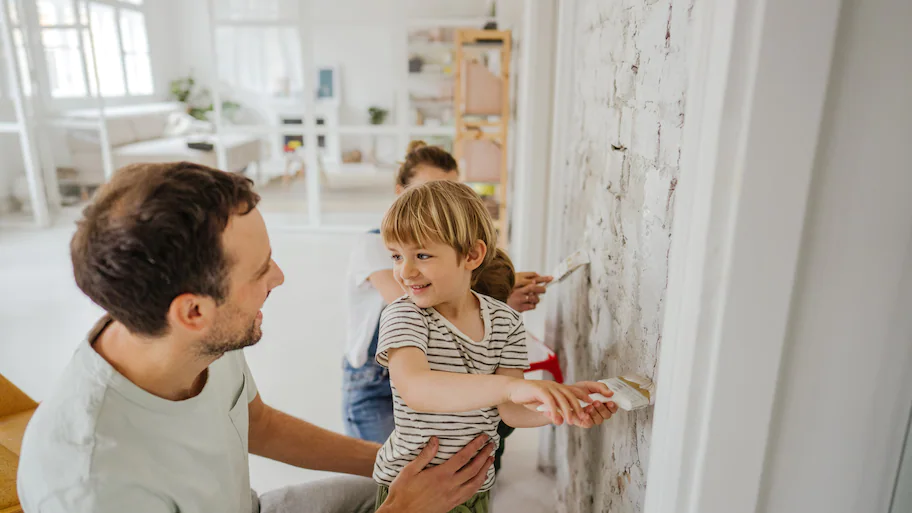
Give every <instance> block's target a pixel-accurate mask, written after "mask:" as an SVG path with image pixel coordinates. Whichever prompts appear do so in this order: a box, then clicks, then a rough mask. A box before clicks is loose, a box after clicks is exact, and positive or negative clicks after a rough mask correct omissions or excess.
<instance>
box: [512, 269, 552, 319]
mask: <svg viewBox="0 0 912 513" xmlns="http://www.w3.org/2000/svg"><path fill="white" fill-rule="evenodd" d="M553 279H554V278H552V277H551V276H541V275H539V274H538V273H534V272H521V273H516V284H515V285H514V286H513V293H512V294H510V297H509V298H507V305H509V306H510V308H512V309H514V310H516V311H517V312H520V313H521V312H528V311H529V310H535V308H536V307H537V306H538V303H539V302H540V301H541V298H539V296H541V295H542V294H544V293H545V284H546V283H549V282H550V281H552V280H553Z"/></svg>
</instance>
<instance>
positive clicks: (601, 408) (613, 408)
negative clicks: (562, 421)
mask: <svg viewBox="0 0 912 513" xmlns="http://www.w3.org/2000/svg"><path fill="white" fill-rule="evenodd" d="M572 386H573V387H574V388H578V389H580V390H581V391H582V392H583V393H584V394H586V396H588V395H589V394H602V395H603V396H605V397H611V396H612V395H614V392H612V391H611V389H610V388H608V386H607V385H605V384H604V383H599V382H598V381H580V382H579V383H576V384H574V385H572ZM589 401H590V400H589V399H587V400H586V402H589ZM617 410H618V407H617V405H616V404H614V403H613V402H610V401H609V402H607V403H601V402H599V401H595V402H594V403H592V404H590V405H589V406H587V407H585V408H584V409H583V412H584V413H586V415H587V416H588V417H587V418H586V419H585V420H584V421H583V422H582V423H580V424H578V425H579V427H581V428H586V429H588V428H591V427H592V426H598V425H599V424H601V423H602V422H605V421H606V420H608V419H610V418H611V416H612V415H614V414H615V413H617Z"/></svg>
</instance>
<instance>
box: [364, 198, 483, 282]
mask: <svg viewBox="0 0 912 513" xmlns="http://www.w3.org/2000/svg"><path fill="white" fill-rule="evenodd" d="M380 233H381V235H382V236H383V241H384V242H385V243H386V244H390V243H399V244H416V245H418V246H426V245H427V244H429V243H432V242H438V243H441V244H446V245H447V246H450V247H451V248H453V249H454V250H456V254H457V255H458V256H459V258H465V257H467V256H468V254H469V251H471V250H472V246H474V245H475V242H476V241H478V240H480V241H482V242H484V243H485V246H487V252H486V253H485V258H484V261H483V262H482V263H481V265H480V266H478V268H477V269H475V271H473V272H472V283H473V284H474V283H475V280H477V279H478V275H479V274H481V271H482V269H484V268H485V266H486V265H488V264H489V263H490V262H491V260H493V259H494V256H495V253H496V251H495V248H496V247H497V231H496V230H495V229H494V222H493V221H492V220H491V215H490V214H489V213H488V209H487V208H486V207H485V205H484V203H483V202H482V201H481V198H480V197H479V196H478V194H477V193H476V192H475V191H473V190H472V189H471V188H470V187H469V186H467V185H465V184H462V183H458V182H451V181H448V180H438V181H433V182H428V183H425V184H421V185H418V186H414V187H410V188H408V189H407V190H406V191H405V192H404V193H402V194H401V195H400V196H399V197H398V198H396V201H395V202H394V203H393V206H392V207H390V209H389V210H388V211H387V212H386V215H385V216H384V217H383V223H381V225H380Z"/></svg>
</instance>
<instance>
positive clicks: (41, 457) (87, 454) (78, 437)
mask: <svg viewBox="0 0 912 513" xmlns="http://www.w3.org/2000/svg"><path fill="white" fill-rule="evenodd" d="M80 350H81V349H80ZM78 358H79V354H78V351H77V354H76V355H74V357H73V361H71V362H70V365H69V366H68V367H67V368H66V370H65V371H64V373H63V375H62V376H61V378H60V379H59V380H58V382H57V383H56V385H55V386H54V389H53V391H52V392H51V394H50V395H49V396H48V397H47V398H46V399H45V400H43V401H42V402H41V404H40V405H39V406H38V409H37V410H36V411H35V415H34V416H33V417H32V419H31V421H30V422H29V424H28V427H27V428H26V430H25V435H24V437H23V439H22V450H21V454H20V458H19V470H18V487H19V494H20V496H21V499H22V501H23V504H27V505H29V504H30V505H32V506H33V507H34V506H36V505H37V503H36V501H39V500H41V498H43V497H46V496H49V495H51V494H53V493H55V490H58V489H64V488H68V487H71V486H75V484H76V483H77V482H78V481H79V480H82V479H85V478H86V477H87V476H89V474H90V471H91V466H92V457H93V454H94V452H95V444H96V442H97V436H96V434H97V431H98V422H99V419H100V418H101V417H102V410H103V408H104V407H105V402H106V401H105V398H106V396H107V394H108V393H109V384H108V383H107V382H106V381H105V379H104V376H97V375H93V374H92V373H91V372H88V371H87V370H86V369H85V368H83V367H82V366H81V365H80V364H79V362H77V360H78Z"/></svg>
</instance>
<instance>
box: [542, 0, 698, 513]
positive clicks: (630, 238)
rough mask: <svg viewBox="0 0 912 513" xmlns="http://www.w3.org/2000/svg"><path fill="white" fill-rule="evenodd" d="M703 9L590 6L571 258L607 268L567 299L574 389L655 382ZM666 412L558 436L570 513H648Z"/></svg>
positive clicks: (649, 2) (562, 295) (562, 301)
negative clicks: (695, 35)
mask: <svg viewBox="0 0 912 513" xmlns="http://www.w3.org/2000/svg"><path fill="white" fill-rule="evenodd" d="M693 2H694V0H579V1H578V2H577V3H576V4H577V9H578V11H577V13H576V22H575V25H576V26H575V27H573V34H574V36H573V38H574V43H573V62H572V68H573V73H574V76H573V82H572V83H573V86H572V94H571V95H570V97H569V98H565V99H562V103H563V106H562V107H560V108H563V109H566V110H567V111H568V112H569V123H568V124H567V126H565V127H562V130H563V131H564V134H566V135H565V137H566V138H565V140H566V141H568V143H567V144H566V147H563V148H556V149H555V150H556V151H558V152H560V156H561V165H560V167H559V168H557V169H555V170H554V172H556V173H560V174H561V176H562V180H563V182H564V183H563V186H562V188H561V189H560V190H555V191H552V192H551V194H556V195H558V204H559V205H560V209H559V210H558V211H557V212H554V213H553V215H557V216H559V217H560V223H561V227H562V229H561V232H562V233H561V237H560V240H557V241H553V243H556V244H558V245H559V247H560V248H561V249H562V251H564V252H565V254H570V253H572V252H573V251H575V250H577V249H581V248H585V249H587V250H589V251H590V252H592V254H593V255H595V256H596V258H594V259H593V263H592V264H591V266H590V269H589V272H588V273H586V272H578V273H576V274H575V275H574V276H572V277H571V278H569V279H568V280H567V281H566V282H565V283H561V284H560V285H559V286H558V287H557V290H556V291H554V292H551V293H556V294H558V296H559V300H558V301H556V302H554V304H558V305H559V306H558V307H556V309H554V310H552V311H550V312H549V322H548V332H549V333H548V335H549V336H548V338H549V339H550V340H554V341H557V344H558V349H559V352H560V354H561V359H562V363H563V365H564V368H565V369H567V372H566V374H567V378H568V381H576V380H582V379H593V378H595V379H597V378H601V377H609V376H614V375H617V374H619V373H624V372H632V373H639V374H643V375H645V376H648V377H653V376H654V374H655V371H656V363H657V356H658V351H659V346H660V344H661V342H662V332H661V328H662V318H663V300H664V296H665V289H666V284H667V271H668V250H669V245H670V243H671V236H672V234H671V221H672V215H673V212H674V198H675V186H676V184H677V177H678V170H679V163H680V141H681V134H682V128H683V126H684V94H685V90H686V85H687V68H686V64H687V63H686V55H685V50H686V48H687V40H688V34H689V30H690V26H691V11H692V7H693ZM651 430H652V411H651V409H649V410H646V411H645V412H639V413H635V414H629V413H619V414H618V415H616V416H615V417H614V418H613V419H612V420H611V421H610V422H609V423H608V424H606V425H603V426H602V427H601V428H596V429H592V430H589V431H584V430H579V429H569V428H566V427H561V428H558V429H557V431H556V437H555V441H554V443H555V444H556V447H555V458H554V462H553V463H554V465H555V467H556V471H557V477H558V494H559V497H560V500H559V504H560V511H562V512H567V513H583V512H587V513H588V512H611V513H634V512H640V511H642V510H643V500H644V496H645V488H646V465H647V462H648V460H649V446H650V433H651Z"/></svg>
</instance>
